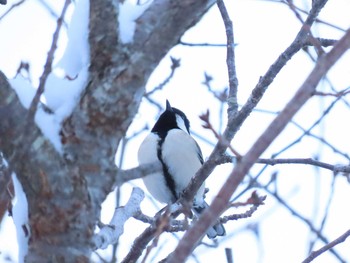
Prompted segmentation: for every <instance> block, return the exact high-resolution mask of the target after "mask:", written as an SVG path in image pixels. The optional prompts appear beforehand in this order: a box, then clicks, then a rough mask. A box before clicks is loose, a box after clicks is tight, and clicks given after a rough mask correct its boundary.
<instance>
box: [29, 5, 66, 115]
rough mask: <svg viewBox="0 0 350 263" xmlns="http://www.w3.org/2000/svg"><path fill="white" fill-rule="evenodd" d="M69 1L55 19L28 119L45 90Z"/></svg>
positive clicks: (33, 112) (33, 113) (34, 111)
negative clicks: (54, 28) (53, 30)
mask: <svg viewBox="0 0 350 263" xmlns="http://www.w3.org/2000/svg"><path fill="white" fill-rule="evenodd" d="M70 3H71V0H66V1H65V3H64V6H63V9H62V13H61V16H60V17H59V18H58V19H57V26H56V30H55V32H54V34H53V38H52V43H51V47H50V50H49V52H48V53H47V59H46V63H45V66H44V72H43V74H42V75H41V77H40V80H39V87H38V89H37V91H36V93H35V96H34V98H33V100H32V102H31V104H30V106H29V110H28V121H33V120H34V115H35V113H36V110H37V108H38V104H39V101H40V97H41V95H42V94H43V93H44V90H45V84H46V80H47V78H48V76H49V74H50V73H51V70H52V63H53V60H54V56H55V51H56V49H57V42H58V37H59V34H60V30H61V27H62V23H63V19H64V16H65V14H66V11H67V9H68V6H69V4H70Z"/></svg>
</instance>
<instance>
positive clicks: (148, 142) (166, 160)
mask: <svg viewBox="0 0 350 263" xmlns="http://www.w3.org/2000/svg"><path fill="white" fill-rule="evenodd" d="M138 159H139V163H140V164H147V163H154V162H160V163H161V165H162V168H163V169H162V172H157V173H153V174H150V175H148V176H145V177H143V181H144V183H145V185H146V187H147V190H148V191H149V192H150V193H151V195H152V196H153V197H154V198H155V199H157V200H158V201H159V202H162V203H167V204H173V203H174V202H176V200H177V199H178V198H179V197H180V195H181V193H182V192H183V190H184V189H185V188H186V186H187V185H188V184H189V182H190V180H191V178H192V177H193V176H194V175H195V173H196V172H197V171H198V170H199V168H200V167H201V166H202V164H203V157H202V152H201V149H200V148H199V146H198V144H197V142H196V141H195V140H194V139H193V138H192V136H191V135H190V122H189V120H188V119H187V117H186V115H185V114H184V113H183V112H182V111H180V110H179V109H177V108H173V107H171V106H170V103H169V101H168V100H167V101H166V110H165V111H164V112H163V113H162V114H161V115H160V117H159V119H158V120H157V122H156V123H155V125H154V127H153V128H152V130H151V133H150V134H149V135H148V136H147V137H146V138H145V140H144V141H143V142H142V144H141V146H140V149H139V152H138ZM204 190H205V188H204V183H203V184H202V186H201V187H200V189H199V190H198V192H197V194H196V195H195V198H194V201H193V207H192V210H193V211H194V212H195V214H197V215H199V214H200V213H201V212H203V211H204V209H205V208H206V207H208V204H207V203H206V202H205V201H204ZM223 235H225V228H224V226H223V225H222V224H220V223H217V224H215V225H214V226H212V227H211V228H209V229H208V231H207V236H208V237H209V238H210V239H213V238H215V237H216V236H223Z"/></svg>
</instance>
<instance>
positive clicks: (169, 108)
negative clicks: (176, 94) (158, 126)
mask: <svg viewBox="0 0 350 263" xmlns="http://www.w3.org/2000/svg"><path fill="white" fill-rule="evenodd" d="M166 110H168V111H173V108H172V107H171V105H170V102H169V101H168V100H166Z"/></svg>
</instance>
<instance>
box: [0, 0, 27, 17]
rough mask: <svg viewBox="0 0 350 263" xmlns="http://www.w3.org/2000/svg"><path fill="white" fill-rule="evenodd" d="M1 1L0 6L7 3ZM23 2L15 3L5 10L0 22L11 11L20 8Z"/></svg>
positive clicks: (23, 0) (22, 0)
mask: <svg viewBox="0 0 350 263" xmlns="http://www.w3.org/2000/svg"><path fill="white" fill-rule="evenodd" d="M2 1H3V2H2V3H0V4H6V2H7V1H6V0H2ZM24 2H25V0H21V1H19V2H17V3H14V4H12V6H11V7H10V8H9V9H7V10H6V12H5V13H3V14H2V16H0V20H1V19H3V18H4V17H5V16H6V15H8V14H9V13H10V12H11V11H12V9H14V8H16V7H18V6H20V5H21V4H23V3H24Z"/></svg>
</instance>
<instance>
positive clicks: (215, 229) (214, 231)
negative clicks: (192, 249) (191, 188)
mask: <svg viewBox="0 0 350 263" xmlns="http://www.w3.org/2000/svg"><path fill="white" fill-rule="evenodd" d="M207 207H209V205H208V204H207V203H206V202H203V204H201V205H200V206H199V205H194V206H193V211H194V213H195V214H196V216H197V217H198V216H199V215H200V214H201V213H202V212H203V211H204V210H205V209H206V208H207ZM225 234H226V230H225V228H224V226H223V224H221V223H219V222H217V223H215V225H213V226H211V227H210V228H209V229H208V230H207V237H208V238H210V239H214V238H216V237H217V236H224V235H225Z"/></svg>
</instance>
